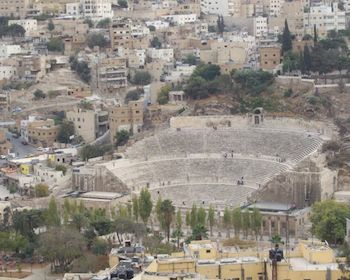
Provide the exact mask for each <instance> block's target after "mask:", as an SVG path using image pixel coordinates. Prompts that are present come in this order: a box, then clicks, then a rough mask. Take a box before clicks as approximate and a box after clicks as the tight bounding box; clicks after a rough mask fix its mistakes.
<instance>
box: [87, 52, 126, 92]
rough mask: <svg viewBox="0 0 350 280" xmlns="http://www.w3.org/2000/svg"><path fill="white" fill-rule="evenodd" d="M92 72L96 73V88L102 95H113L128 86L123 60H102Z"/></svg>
mask: <svg viewBox="0 0 350 280" xmlns="http://www.w3.org/2000/svg"><path fill="white" fill-rule="evenodd" d="M94 70H95V71H96V79H97V80H96V81H95V82H96V86H97V88H98V89H99V90H100V92H101V93H103V94H115V93H116V92H118V91H119V89H121V88H125V87H126V86H127V84H128V80H127V75H128V69H127V67H126V59H125V58H121V57H107V58H102V59H100V60H99V61H98V62H97V63H96V64H95V65H94ZM93 79H94V77H93Z"/></svg>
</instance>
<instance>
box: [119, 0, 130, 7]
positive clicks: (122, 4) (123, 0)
mask: <svg viewBox="0 0 350 280" xmlns="http://www.w3.org/2000/svg"><path fill="white" fill-rule="evenodd" d="M118 5H119V7H121V8H124V9H126V8H127V7H128V1H126V0H118Z"/></svg>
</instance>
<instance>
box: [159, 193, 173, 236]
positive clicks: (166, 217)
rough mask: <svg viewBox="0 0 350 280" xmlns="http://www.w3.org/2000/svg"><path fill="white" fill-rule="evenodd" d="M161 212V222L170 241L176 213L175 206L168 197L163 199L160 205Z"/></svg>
mask: <svg viewBox="0 0 350 280" xmlns="http://www.w3.org/2000/svg"><path fill="white" fill-rule="evenodd" d="M160 212H161V216H162V217H161V219H162V222H161V224H162V225H163V227H164V230H165V233H166V236H167V239H168V241H169V240H170V226H171V224H172V222H173V218H174V214H175V207H174V205H173V203H172V201H171V200H169V199H166V200H163V201H162V204H161V206H160Z"/></svg>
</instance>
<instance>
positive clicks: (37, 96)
mask: <svg viewBox="0 0 350 280" xmlns="http://www.w3.org/2000/svg"><path fill="white" fill-rule="evenodd" d="M33 95H34V100H40V99H44V98H45V97H46V94H45V93H44V92H43V91H42V90H41V89H37V90H36V91H34V93H33Z"/></svg>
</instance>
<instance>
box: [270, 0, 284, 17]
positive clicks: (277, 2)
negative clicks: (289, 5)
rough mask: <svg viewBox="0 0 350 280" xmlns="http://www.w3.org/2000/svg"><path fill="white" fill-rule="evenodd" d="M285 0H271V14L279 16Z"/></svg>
mask: <svg viewBox="0 0 350 280" xmlns="http://www.w3.org/2000/svg"><path fill="white" fill-rule="evenodd" d="M283 3H284V0H270V16H271V17H278V16H280V14H281V11H282V6H283Z"/></svg>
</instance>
